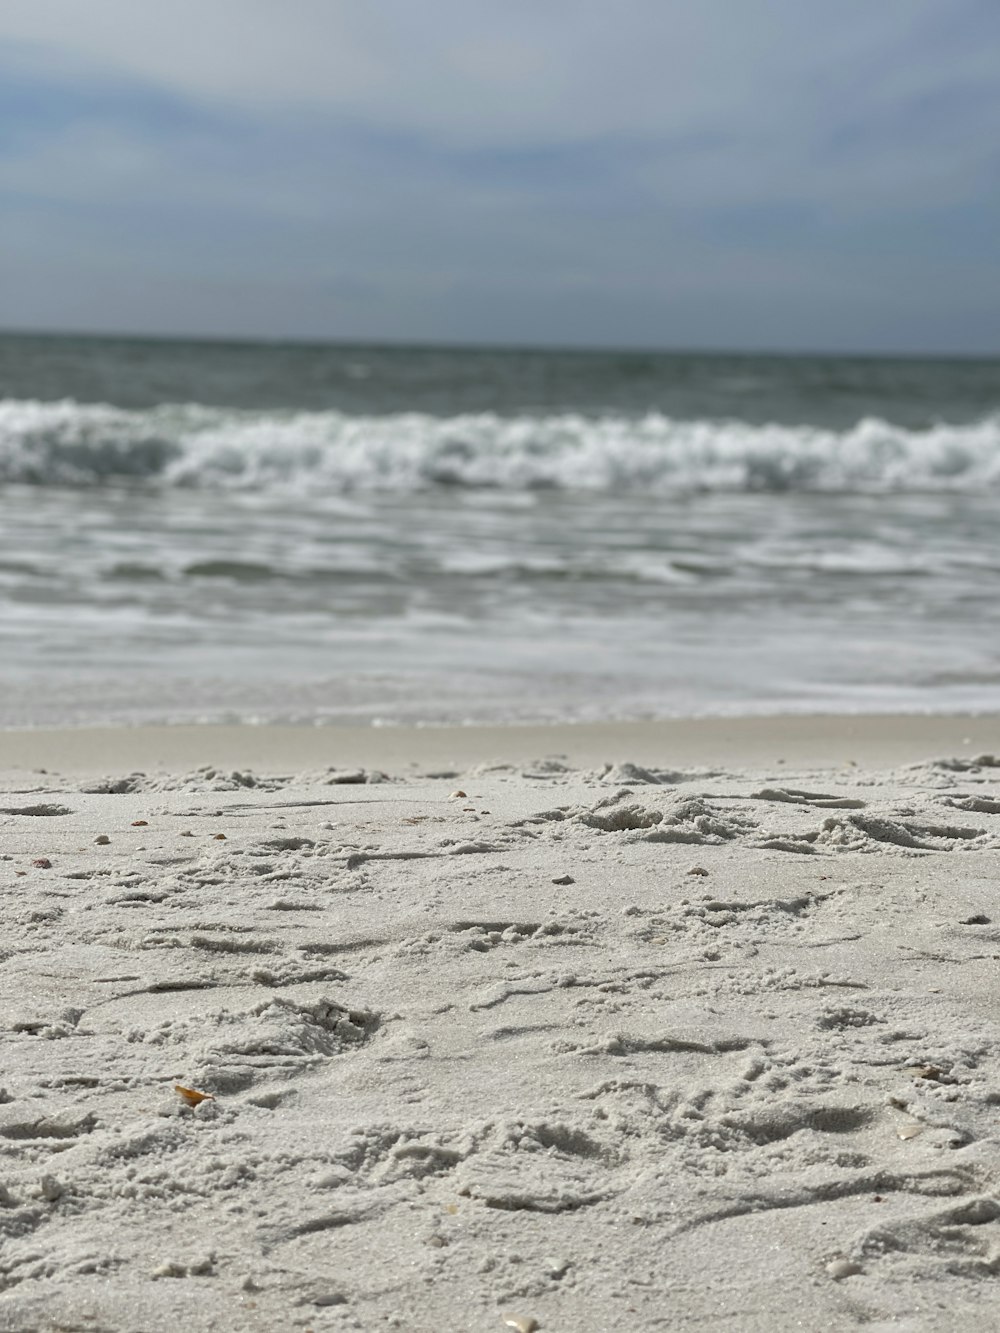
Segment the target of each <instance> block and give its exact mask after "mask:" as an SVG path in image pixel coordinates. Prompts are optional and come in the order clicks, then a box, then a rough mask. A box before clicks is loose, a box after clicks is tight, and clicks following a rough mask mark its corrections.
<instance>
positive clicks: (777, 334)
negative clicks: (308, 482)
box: [0, 0, 1000, 347]
mask: <svg viewBox="0 0 1000 1333" xmlns="http://www.w3.org/2000/svg"><path fill="white" fill-rule="evenodd" d="M0 39H4V41H5V50H6V53H7V54H6V55H5V56H3V57H0V123H3V125H4V126H5V135H4V140H3V142H2V143H0V192H2V193H3V197H4V201H5V207H6V210H7V214H8V218H9V227H8V231H9V234H10V237H11V242H12V246H13V249H11V248H10V247H8V250H9V253H11V254H14V255H15V256H16V259H15V262H16V265H17V267H18V269H19V278H18V283H17V290H18V293H19V296H18V300H17V301H16V302H14V303H13V304H11V303H8V309H9V312H10V313H8V319H11V318H13V319H14V320H17V319H20V320H21V321H22V322H24V323H26V324H33V323H38V322H39V321H41V320H42V319H43V316H42V315H41V314H40V313H38V312H39V311H41V310H43V309H44V310H45V311H46V312H49V311H52V312H57V311H58V299H57V298H54V297H53V295H52V294H51V293H47V294H46V296H45V299H44V301H43V300H40V299H38V298H37V296H36V298H34V299H33V298H32V295H31V280H30V275H31V274H34V275H35V281H36V285H37V282H40V281H41V280H42V276H41V275H42V273H43V272H44V271H45V270H46V269H48V271H50V272H51V271H54V269H53V267H52V265H53V260H54V259H55V260H58V268H59V271H60V273H61V275H62V276H61V279H60V281H61V282H62V283H64V284H66V290H67V292H69V291H70V290H73V291H76V292H77V297H76V298H74V300H73V301H72V302H70V301H69V298H68V297H67V309H68V308H69V305H72V306H73V311H74V314H73V318H78V317H79V311H80V310H81V309H84V308H85V307H86V303H87V302H86V297H85V294H86V292H87V291H88V290H90V286H91V285H92V284H91V282H90V277H89V276H88V268H89V270H90V273H91V274H92V273H93V272H94V271H96V270H98V269H100V270H102V271H103V269H104V267H106V266H108V265H110V266H111V268H112V269H113V268H114V264H115V262H117V264H118V265H119V266H120V270H121V271H126V270H128V271H130V272H131V271H134V272H135V273H136V274H138V275H142V274H144V275H145V279H146V283H147V293H148V295H147V299H146V300H144V301H143V302H139V301H138V300H135V301H133V303H132V305H131V306H130V305H129V302H128V300H126V299H125V298H124V297H123V298H122V300H121V301H118V302H116V303H115V318H116V319H122V320H125V322H126V323H127V324H129V325H130V326H131V327H146V328H150V329H154V330H155V329H167V328H173V329H178V330H181V329H183V328H185V327H186V328H189V329H192V330H198V329H201V330H207V329H209V328H211V330H212V331H218V332H224V331H226V329H224V328H218V327H217V321H218V320H219V319H220V318H225V310H226V309H227V308H233V309H235V307H236V306H238V307H239V309H240V311H241V314H240V319H241V320H243V321H245V320H247V319H252V320H253V321H254V322H255V323H254V331H257V332H260V333H264V334H270V333H282V334H294V333H296V332H299V333H302V334H311V335H321V334H323V333H329V334H339V335H341V336H349V335H350V334H352V333H354V332H358V333H362V332H363V333H364V336H379V335H380V334H381V335H382V336H392V335H393V334H395V333H398V334H399V336H405V337H414V336H426V337H474V338H478V339H486V340H489V339H490V338H491V337H501V336H502V337H505V338H506V337H512V338H528V339H530V338H531V337H532V336H534V335H537V336H541V337H544V338H546V339H552V340H557V341H565V340H583V341H594V342H607V341H609V340H610V339H611V338H612V333H610V332H609V330H611V331H613V338H614V339H615V340H624V341H640V342H646V341H653V342H681V343H684V342H689V341H699V342H703V343H704V342H707V343H710V344H715V345H727V344H730V345H731V344H732V343H734V342H743V343H747V342H749V343H751V344H754V343H756V344H757V345H760V344H761V343H762V342H765V341H774V340H776V341H777V342H778V343H779V344H783V345H795V344H796V343H806V344H810V343H811V344H812V345H823V344H824V343H826V344H827V345H829V343H830V341H832V340H833V341H839V340H841V339H844V338H846V339H847V340H848V341H849V342H853V343H854V344H856V345H858V346H864V345H869V346H871V345H882V344H888V345H891V344H892V343H895V344H896V345H898V346H904V345H905V346H912V345H914V342H913V339H914V337H915V336H916V337H918V339H919V340H922V342H920V345H926V346H928V347H932V346H934V345H941V346H944V345H945V344H947V346H949V347H954V346H956V345H959V344H961V342H962V334H961V328H962V312H963V310H965V311H967V312H968V315H969V321H968V328H969V330H970V335H969V336H970V338H971V339H972V341H970V342H969V344H968V345H969V346H973V345H976V340H977V339H980V338H981V337H982V336H983V335H982V329H983V327H984V323H983V316H982V306H983V304H984V302H985V300H986V296H987V295H989V297H990V299H995V298H996V297H997V296H998V295H1000V272H998V265H997V260H996V258H995V257H994V254H993V248H992V242H991V240H990V237H991V236H992V235H993V234H994V229H995V227H996V225H997V224H998V223H1000V185H998V179H1000V173H998V172H997V156H998V153H997V149H996V147H995V135H994V134H993V133H992V125H994V124H996V123H997V117H998V116H1000V88H998V86H997V81H996V79H995V75H994V71H995V68H996V66H997V61H998V59H1000V13H998V11H997V10H996V8H995V7H994V6H993V5H992V3H989V2H988V3H980V2H979V0H882V2H881V3H880V4H878V5H871V4H870V3H862V2H861V0H841V2H840V3H839V4H838V5H836V6H829V5H824V4H820V3H818V2H817V3H811V2H810V0H741V3H740V4H738V5H734V4H732V3H731V0H700V3H699V4H698V5H691V4H690V3H687V0H619V3H618V4H616V5H614V6H612V5H611V4H609V3H608V2H607V0H533V3H530V4H529V3H527V0H505V3H504V4H502V5H500V4H496V3H493V2H492V0H489V2H488V0H434V3H433V5H431V6H426V5H425V6H417V5H414V4H412V3H411V0H380V3H379V4H377V5H374V4H370V3H368V2H367V0H287V3H286V4H284V5H282V6H277V5H275V4H274V3H273V0H213V3H212V4H210V5H205V4H203V3H194V2H193V0H172V3H171V5H169V6H159V7H157V6H140V5H136V4H134V0H101V3H100V4H99V5H96V6H84V5H81V4H79V3H78V0H33V3H30V4H29V3H26V2H25V0H7V3H6V4H5V6H4V7H3V10H2V12H0ZM74 275H75V276H74ZM171 281H173V282H174V284H175V286H174V288H173V289H172V290H173V293H174V295H172V296H171V297H170V299H167V297H166V296H165V295H164V294H163V292H162V291H161V285H163V286H164V287H165V286H169V284H170V282H171ZM213 282H215V283H217V284H218V283H221V284H222V286H223V288H224V289H225V291H226V292H228V293H229V296H228V297H227V298H220V296H219V293H218V290H216V289H215V288H212V283H213ZM241 283H242V284H243V286H244V289H245V290H244V291H243V292H242V294H241V293H240V284H241ZM352 283H353V284H355V285H356V287H355V289H354V291H355V294H354V295H353V296H351V295H350V291H351V290H352V288H351V284H352ZM158 284H159V285H158ZM227 284H228V286H227ZM345 284H346V285H345ZM210 289H212V290H215V291H216V295H215V298H214V302H213V303H211V304H210V303H209V300H208V296H207V293H208V291H209V290H210ZM251 289H252V290H251ZM921 290H923V291H925V292H926V293H927V296H926V299H925V300H924V301H923V303H922V304H921V302H920V300H919V299H918V298H919V292H920V291H921ZM199 291H201V292H203V293H205V295H204V296H203V297H202V298H201V299H200V298H199ZM158 292H159V293H160V294H159V295H157V293H158ZM254 292H255V293H257V294H258V296H254V295H252V293H254ZM358 292H364V293H365V296H364V297H360V296H358V294H357V293H358ZM932 292H933V293H934V301H935V302H936V304H932V302H931V295H930V294H931V293H932ZM180 293H184V298H183V300H180V297H179V294H180ZM915 293H916V297H915ZM237 296H238V298H239V299H237ZM154 297H155V299H153V298H154ZM258 297H259V299H258ZM307 297H308V299H307ZM220 300H221V307H220ZM915 300H916V310H917V315H916V317H917V318H921V319H923V320H924V321H925V324H924V326H923V327H922V328H921V329H920V331H919V335H916V334H915V331H914V327H913V320H914V318H915V306H914V302H915ZM185 302H187V304H186V305H185V304H184V303H185ZM129 309H132V310H133V314H132V315H131V316H129V315H128V311H129ZM296 309H298V310H299V311H300V312H301V316H300V318H299V323H298V324H297V323H296V314H295V311H296ZM894 309H895V310H896V311H898V314H897V315H896V316H893V310H894ZM184 310H187V311H188V313H187V315H186V316H185V315H184V313H183V312H184ZM852 311H853V314H852ZM876 315H877V316H878V318H877V319H875V318H874V317H875V316H876ZM51 317H52V316H51V315H49V314H46V315H45V316H44V319H45V320H46V321H48V320H49V319H50V318H51ZM69 317H70V316H69V314H67V315H66V316H65V318H66V319H69ZM109 317H110V315H109V307H108V306H107V304H105V306H104V307H103V309H102V308H97V307H96V306H95V311H94V314H93V315H92V316H91V322H94V321H100V320H101V319H106V318H109ZM234 317H235V316H234ZM873 320H874V322H875V323H877V324H878V328H879V333H878V340H877V342H876V343H873V342H872V340H871V339H872V334H871V330H872V328H873ZM373 321H375V322H374V323H373ZM379 321H381V323H379ZM57 322H58V321H57ZM361 325H363V326H364V327H363V328H362V327H361ZM894 330H895V331H894ZM866 340H867V341H866Z"/></svg>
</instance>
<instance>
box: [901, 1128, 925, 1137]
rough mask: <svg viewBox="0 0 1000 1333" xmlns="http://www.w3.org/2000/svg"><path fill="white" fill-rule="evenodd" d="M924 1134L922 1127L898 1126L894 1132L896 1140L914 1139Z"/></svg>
mask: <svg viewBox="0 0 1000 1333" xmlns="http://www.w3.org/2000/svg"><path fill="white" fill-rule="evenodd" d="M923 1132H924V1127H923V1125H900V1126H899V1128H898V1129H897V1130H896V1138H897V1139H915V1138H916V1137H917V1135H918V1134H922V1133H923Z"/></svg>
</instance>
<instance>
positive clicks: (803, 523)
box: [0, 334, 1000, 727]
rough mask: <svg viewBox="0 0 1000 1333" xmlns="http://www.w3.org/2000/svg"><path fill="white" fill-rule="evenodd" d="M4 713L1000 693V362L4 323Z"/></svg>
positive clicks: (913, 702) (593, 714)
mask: <svg viewBox="0 0 1000 1333" xmlns="http://www.w3.org/2000/svg"><path fill="white" fill-rule="evenodd" d="M0 400H2V401H0V534H2V536H0V636H2V637H0V686H2V689H0V727H16V726H42V725H77V724H97V723H147V722H148V723H151V722H190V721H237V720H238V721H248V722H278V721H281V722H299V723H303V724H323V723H357V724H364V725H393V724H403V723H423V724H428V725H434V724H442V723H475V722H513V721H524V722H526V721H560V720H561V721H574V720H598V719H612V718H614V719H642V718H657V717H672V716H696V715H749V714H769V713H788V712H801V713H815V712H834V713H863V712H875V711H878V712H927V711H936V712H948V711H953V712H954V711H964V710H972V711H979V710H996V709H1000V362H998V361H995V360H991V361H985V360H984V361H973V360H932V359H926V360H917V359H905V360H904V359H898V360H896V359H887V358H885V359H874V358H870V359H862V358H849V357H832V356H824V357H820V356H815V357H792V356H749V355H747V356H737V355H707V354H696V353H690V354H675V353H666V352H664V353H659V352H614V351H535V350H530V349H512V350H498V349H457V348H428V347H404V346H393V347H388V346H361V345H358V346H353V345H347V344H328V345H321V344H308V345H307V344H294V343H253V342H245V343H244V342H232V343H224V342H194V341H181V340H170V341H168V340H152V339H139V338H84V337H55V336H51V337H50V336H41V335H39V336H27V335H13V334H10V335H5V336H0Z"/></svg>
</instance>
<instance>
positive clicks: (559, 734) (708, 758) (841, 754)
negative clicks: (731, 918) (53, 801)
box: [0, 713, 1000, 773]
mask: <svg viewBox="0 0 1000 1333" xmlns="http://www.w3.org/2000/svg"><path fill="white" fill-rule="evenodd" d="M994 751H1000V714H997V713H984V714H960V713H956V714H850V715H840V714H814V715H799V714H780V715H775V716H772V717H757V716H753V717H736V718H714V717H710V718H671V719H664V720H658V721H650V722H574V723H554V724H541V725H522V724H518V723H511V724H504V725H499V726H467V727H466V726H454V727H450V726H442V727H437V726H428V727H414V726H400V727H361V726H359V727H343V726H329V727H328V726H323V727H309V726H295V725H287V726H285V725H263V726H257V725H253V724H249V723H240V724H214V723H205V724H193V725H190V724H175V725H166V726H137V727H128V726H118V727H116V726H112V727H107V726H103V727H60V728H51V729H50V728H44V727H39V728H30V729H16V730H14V729H12V730H9V731H0V771H5V770H6V771H8V772H17V771H23V770H39V769H51V770H54V771H59V772H66V773H94V772H98V771H101V770H107V769H113V770H116V771H120V770H125V769H128V770H132V769H135V768H148V769H153V770H156V771H173V772H179V771H186V770H188V769H193V768H198V767H200V766H201V765H204V764H213V765H220V766H223V767H233V768H251V769H255V770H264V769H267V767H268V766H269V765H270V766H274V767H277V768H278V769H285V768H296V769H299V770H302V769H308V768H317V767H326V766H337V767H347V766H363V767H368V768H372V767H375V768H382V769H387V768H394V767H402V766H407V765H411V766H412V765H413V764H420V765H421V766H423V767H428V766H437V767H443V768H448V767H452V766H456V767H458V768H461V767H462V766H464V765H468V764H471V763H476V762H480V763H482V762H497V763H501V762H527V761H529V760H535V759H538V758H539V757H540V756H543V755H544V756H548V757H558V758H560V759H563V760H565V761H566V762H568V763H570V764H573V765H586V764H591V765H593V764H600V763H605V762H609V763H614V762H617V761H619V760H628V761H630V762H633V763H640V764H661V765H664V764H667V765H682V766H691V765H698V766H703V765H722V766H726V765H728V766H734V765H735V766H737V767H744V768H745V767H754V766H759V765H771V764H779V765H780V764H789V765H791V764H799V765H805V766H807V767H815V768H839V767H842V766H844V765H848V766H850V765H852V764H853V765H858V766H860V767H880V768H884V767H893V766H895V765H898V764H903V763H917V762H919V761H921V760H924V759H929V758H933V757H934V756H935V755H937V754H949V755H953V756H964V757H972V756H975V755H977V754H982V753H991V752H994Z"/></svg>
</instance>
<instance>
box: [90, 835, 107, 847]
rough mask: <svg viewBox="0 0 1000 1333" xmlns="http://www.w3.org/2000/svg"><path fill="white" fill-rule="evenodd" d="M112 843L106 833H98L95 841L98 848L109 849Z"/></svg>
mask: <svg viewBox="0 0 1000 1333" xmlns="http://www.w3.org/2000/svg"><path fill="white" fill-rule="evenodd" d="M110 841H111V839H110V838H109V837H108V835H107V834H106V833H98V835H97V837H96V838H95V839H94V842H96V843H97V845H98V847H107V845H108V843H109V842H110Z"/></svg>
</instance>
